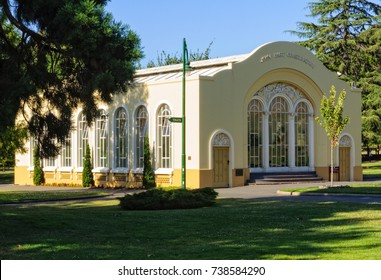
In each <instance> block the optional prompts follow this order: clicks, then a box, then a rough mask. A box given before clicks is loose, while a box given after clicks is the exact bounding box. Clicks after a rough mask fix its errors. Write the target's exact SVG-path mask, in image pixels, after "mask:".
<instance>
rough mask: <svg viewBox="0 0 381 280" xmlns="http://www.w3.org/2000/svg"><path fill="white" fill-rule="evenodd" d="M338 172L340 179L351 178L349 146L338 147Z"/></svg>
mask: <svg viewBox="0 0 381 280" xmlns="http://www.w3.org/2000/svg"><path fill="white" fill-rule="evenodd" d="M339 166H340V167H339V168H340V170H339V173H340V181H350V179H351V148H350V147H340V148H339Z"/></svg>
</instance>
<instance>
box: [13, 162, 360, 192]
mask: <svg viewBox="0 0 381 280" xmlns="http://www.w3.org/2000/svg"><path fill="white" fill-rule="evenodd" d="M315 170H316V173H317V175H318V176H320V177H322V178H323V179H324V180H329V170H328V167H327V166H323V167H316V168H315ZM241 171H242V172H241ZM44 175H45V183H46V184H49V185H59V184H63V185H78V186H80V185H81V184H82V173H78V172H60V171H47V172H44ZM231 176H232V187H237V186H243V185H245V184H246V182H247V180H248V179H249V178H250V171H249V169H248V168H243V169H241V170H239V171H238V172H237V170H236V169H233V170H232V174H231ZM353 177H354V181H362V180H363V173H362V167H361V166H355V167H354V168H353ZM94 179H95V185H96V186H105V187H140V186H141V185H142V175H141V174H133V173H127V174H125V173H123V174H122V173H95V174H94ZM334 180H337V174H334ZM186 181H187V182H186V187H187V188H189V189H196V188H203V187H213V170H211V169H201V170H187V174H186ZM15 184H16V185H33V171H29V170H28V167H27V166H15ZM156 184H157V186H162V187H167V186H181V170H180V169H175V170H174V171H173V174H172V175H169V174H156Z"/></svg>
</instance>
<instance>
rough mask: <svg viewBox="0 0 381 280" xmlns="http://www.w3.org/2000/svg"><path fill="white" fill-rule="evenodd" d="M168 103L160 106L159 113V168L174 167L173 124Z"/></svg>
mask: <svg viewBox="0 0 381 280" xmlns="http://www.w3.org/2000/svg"><path fill="white" fill-rule="evenodd" d="M170 117H171V112H170V110H169V107H168V105H163V106H161V107H160V109H159V112H158V115H157V132H158V133H157V164H158V168H172V160H171V157H172V141H171V133H172V125H171V122H170V121H169V118H170Z"/></svg>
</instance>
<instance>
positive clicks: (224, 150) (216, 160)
mask: <svg viewBox="0 0 381 280" xmlns="http://www.w3.org/2000/svg"><path fill="white" fill-rule="evenodd" d="M213 173H214V186H215V187H229V147H213Z"/></svg>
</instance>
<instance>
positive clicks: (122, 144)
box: [115, 108, 128, 168]
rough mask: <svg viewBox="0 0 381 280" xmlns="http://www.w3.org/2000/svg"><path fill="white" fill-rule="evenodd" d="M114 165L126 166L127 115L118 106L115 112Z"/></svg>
mask: <svg viewBox="0 0 381 280" xmlns="http://www.w3.org/2000/svg"><path fill="white" fill-rule="evenodd" d="M115 117H116V119H115V126H116V127H115V152H116V157H115V161H116V162H115V165H116V167H124V168H127V167H128V116H127V112H126V110H125V109H123V108H119V109H118V111H117V113H116V114H115Z"/></svg>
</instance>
